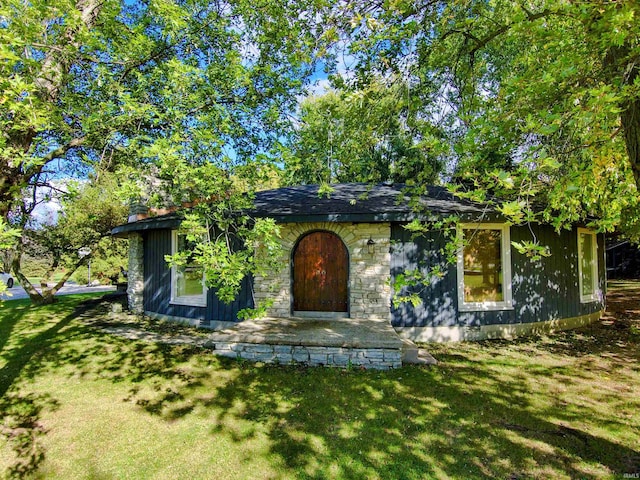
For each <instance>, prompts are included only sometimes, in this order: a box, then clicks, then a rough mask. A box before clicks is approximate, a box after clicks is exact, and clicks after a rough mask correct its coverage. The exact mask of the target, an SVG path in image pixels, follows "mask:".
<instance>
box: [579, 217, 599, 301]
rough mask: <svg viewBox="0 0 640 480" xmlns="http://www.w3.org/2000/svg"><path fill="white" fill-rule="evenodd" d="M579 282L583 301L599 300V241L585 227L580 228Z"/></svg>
mask: <svg viewBox="0 0 640 480" xmlns="http://www.w3.org/2000/svg"><path fill="white" fill-rule="evenodd" d="M578 284H579V287H580V301H581V302H582V303H587V302H595V301H597V300H598V298H599V292H598V241H597V238H596V234H595V233H594V232H592V231H591V230H587V229H585V228H579V229H578Z"/></svg>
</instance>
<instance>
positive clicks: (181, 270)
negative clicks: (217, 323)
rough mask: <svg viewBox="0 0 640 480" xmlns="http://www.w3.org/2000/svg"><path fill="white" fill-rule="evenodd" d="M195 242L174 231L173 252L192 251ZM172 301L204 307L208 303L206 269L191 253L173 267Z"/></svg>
mask: <svg viewBox="0 0 640 480" xmlns="http://www.w3.org/2000/svg"><path fill="white" fill-rule="evenodd" d="M193 247H194V244H193V242H190V241H188V240H187V237H186V235H183V234H180V233H178V232H177V231H175V230H174V231H173V232H172V236H171V254H172V255H175V254H176V253H179V252H192V251H193ZM171 303H174V304H177V305H192V306H201V307H204V306H206V305H207V287H206V286H205V283H204V269H203V268H202V267H201V266H199V265H197V264H196V263H195V262H194V260H193V258H192V257H191V255H188V256H187V262H186V263H185V264H184V265H182V266H176V265H173V266H172V267H171Z"/></svg>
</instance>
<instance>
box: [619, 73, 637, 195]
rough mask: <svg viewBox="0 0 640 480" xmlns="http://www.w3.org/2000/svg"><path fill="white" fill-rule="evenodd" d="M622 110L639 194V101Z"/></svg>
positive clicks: (622, 120) (626, 139)
mask: <svg viewBox="0 0 640 480" xmlns="http://www.w3.org/2000/svg"><path fill="white" fill-rule="evenodd" d="M636 70H637V68H636ZM635 76H637V73H636V75H635ZM622 108H624V110H623V111H622V113H620V123H621V124H622V131H623V132H624V142H625V144H626V146H627V154H628V155H629V163H630V165H631V170H632V171H633V177H634V179H635V181H636V187H637V190H638V192H640V99H637V98H636V99H634V100H631V101H628V102H626V104H624V105H623V106H622Z"/></svg>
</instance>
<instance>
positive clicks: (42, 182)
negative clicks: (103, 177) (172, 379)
mask: <svg viewBox="0 0 640 480" xmlns="http://www.w3.org/2000/svg"><path fill="white" fill-rule="evenodd" d="M322 8H324V4H323V2H317V1H315V0H302V1H297V2H280V1H276V0H265V1H264V2H261V4H260V5H259V8H257V7H256V5H255V2H251V1H248V0H234V1H232V2H226V1H213V2H211V1H208V0H206V1H205V0H175V1H174V0H152V1H149V2H144V1H136V2H129V1H120V0H100V1H98V0H75V1H73V0H62V1H58V2H55V3H54V4H51V2H48V1H46V0H34V1H30V2H23V1H21V0H7V1H6V2H3V3H2V4H1V5H0V19H1V20H0V122H1V127H2V132H3V134H2V135H1V136H0V217H1V218H3V219H5V220H6V221H7V222H8V223H13V224H14V225H21V226H26V224H27V217H28V216H29V214H30V212H28V211H25V210H24V209H23V208H22V205H23V200H24V198H25V195H26V194H27V193H29V194H31V193H33V192H36V191H37V190H38V189H40V188H42V187H45V188H46V187H47V186H50V185H51V183H50V182H51V180H52V179H54V178H60V177H61V176H64V177H71V176H75V177H77V178H78V177H79V178H85V177H86V176H87V174H88V172H91V171H94V170H97V169H101V170H118V171H119V172H121V174H122V175H128V176H129V178H130V180H131V182H130V185H133V184H135V183H139V180H140V179H141V178H150V177H148V176H147V177H145V175H149V176H151V175H157V176H158V177H159V178H162V179H163V180H165V181H166V183H167V188H166V190H167V191H170V192H171V193H172V197H171V198H166V199H163V198H159V197H158V196H157V195H156V196H154V198H151V199H150V200H151V201H156V202H163V203H166V202H169V201H171V200H172V201H173V202H174V203H175V204H178V205H180V204H181V203H182V202H186V201H192V200H198V199H205V200H206V199H211V198H217V199H223V198H224V199H229V202H230V203H231V204H234V201H232V200H231V198H232V197H234V196H235V195H236V194H244V193H245V191H246V190H247V189H250V188H251V186H252V185H255V184H257V183H259V180H260V177H261V176H262V175H263V172H265V171H266V170H268V169H265V168H262V166H263V165H265V164H266V163H270V162H271V160H269V158H270V157H272V156H274V155H277V154H278V153H277V152H278V144H279V142H280V139H281V138H284V137H283V135H284V133H285V132H286V130H287V128H289V126H290V118H289V116H288V114H289V113H290V112H291V111H293V109H294V108H295V102H296V95H297V94H299V93H300V92H301V91H302V87H303V83H304V79H305V78H306V77H307V76H308V75H309V74H310V73H311V72H312V71H313V68H314V66H313V63H314V61H315V53H316V52H317V51H318V50H319V49H322V41H321V34H322V30H321V28H320V25H319V20H318V19H319V18H321V17H320V15H319V12H318V10H319V9H322ZM201 174H202V175H208V176H207V177H201V176H200V175H201ZM179 175H180V176H181V177H180V178H177V176H179ZM239 176H243V177H250V178H248V179H245V180H244V182H243V185H244V187H243V189H242V191H240V190H241V189H239V188H232V189H231V190H228V189H227V187H229V183H228V179H229V178H234V177H236V178H237V177H239ZM128 192H129V193H130V194H131V195H132V196H135V195H139V194H140V192H139V191H138V190H136V189H135V188H129V189H128ZM33 195H34V196H35V195H36V194H35V193H33ZM220 208H222V207H220ZM196 211H199V210H196ZM208 220H210V218H207V217H206V216H204V217H202V218H201V223H202V225H206V222H207V221H208ZM228 221H229V220H228V219H227V222H228ZM61 228H63V227H61ZM224 228H226V227H224ZM224 228H223V230H224ZM72 246H73V248H75V245H74V243H73V242H72V243H70V244H69V248H71V247H72ZM18 265H19V261H18V262H14V268H18V271H17V272H14V273H16V276H17V277H18V278H20V275H19V267H18ZM21 280H23V279H21ZM30 293H31V294H33V291H31V292H30ZM38 301H41V300H38Z"/></svg>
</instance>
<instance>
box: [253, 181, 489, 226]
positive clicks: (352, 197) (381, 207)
mask: <svg viewBox="0 0 640 480" xmlns="http://www.w3.org/2000/svg"><path fill="white" fill-rule="evenodd" d="M413 200H414V201H415V202H417V204H418V205H416V206H417V208H415V207H416V206H414V205H413V203H412V195H411V193H410V192H409V190H408V187H407V186H406V185H404V184H379V185H370V184H365V183H340V184H335V185H331V188H330V193H327V194H324V193H322V194H320V193H319V187H318V185H301V186H296V187H285V188H278V189H275V190H266V191H263V192H258V193H256V198H255V202H254V204H255V209H254V210H253V211H252V213H253V214H254V215H255V216H258V217H271V218H274V219H275V220H277V221H287V222H304V221H306V222H309V221H336V222H339V221H350V222H355V221H360V222H365V221H366V222H388V221H407V220H412V219H414V218H416V216H422V215H430V214H436V215H442V214H454V213H456V214H470V215H474V214H479V213H481V212H482V209H481V207H480V206H479V205H476V204H473V203H471V202H468V201H466V200H462V199H459V198H457V197H455V196H454V195H452V194H451V193H449V191H448V190H447V189H446V188H443V187H435V186H430V187H428V190H427V193H426V194H423V195H420V196H416V197H415V198H413Z"/></svg>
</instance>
